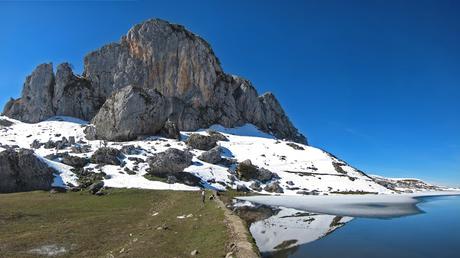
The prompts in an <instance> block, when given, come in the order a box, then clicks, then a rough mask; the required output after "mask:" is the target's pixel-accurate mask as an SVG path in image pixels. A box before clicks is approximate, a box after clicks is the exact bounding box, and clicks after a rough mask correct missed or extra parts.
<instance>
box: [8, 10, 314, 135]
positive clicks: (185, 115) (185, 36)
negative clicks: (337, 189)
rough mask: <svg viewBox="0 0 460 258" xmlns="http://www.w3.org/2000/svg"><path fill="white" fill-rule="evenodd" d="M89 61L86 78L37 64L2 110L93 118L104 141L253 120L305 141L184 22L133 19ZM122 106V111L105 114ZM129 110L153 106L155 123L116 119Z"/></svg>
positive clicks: (27, 116)
mask: <svg viewBox="0 0 460 258" xmlns="http://www.w3.org/2000/svg"><path fill="white" fill-rule="evenodd" d="M84 64H85V67H84V73H83V75H82V76H81V77H80V76H76V75H74V74H73V73H72V71H71V69H70V66H69V65H68V64H62V65H60V66H58V69H57V72H56V75H55V76H54V75H53V71H52V65H51V64H45V65H40V66H39V67H38V68H37V69H36V70H35V71H34V72H33V73H32V75H31V76H29V77H28V78H27V80H26V83H25V84H24V90H23V94H22V97H21V98H20V99H18V100H11V101H10V102H8V104H7V105H6V106H5V109H4V114H5V115H7V116H10V117H12V118H16V119H19V120H22V121H25V122H38V121H41V120H43V119H46V118H48V117H50V116H52V115H69V116H75V117H77V118H81V119H85V120H89V119H92V118H93V117H94V119H93V123H94V124H95V125H96V128H97V131H98V135H97V136H98V138H100V139H106V140H127V139H132V138H134V137H135V136H137V134H144V133H149V134H156V133H159V132H160V130H161V129H162V128H164V125H165V123H166V121H168V120H169V121H170V122H171V123H173V124H174V125H175V126H176V127H177V129H179V130H185V131H192V130H197V129H200V128H208V127H209V126H211V125H213V124H221V125H223V126H225V127H235V126H241V125H243V124H245V123H252V124H254V125H256V126H257V127H259V128H260V129H261V130H263V131H265V132H267V133H271V134H273V135H274V136H276V137H278V138H285V139H289V140H292V141H295V142H300V143H306V138H305V137H304V136H303V135H301V134H300V133H299V132H298V131H297V129H296V128H295V127H294V126H293V125H292V123H291V122H290V120H289V118H288V117H287V116H286V114H285V113H284V111H283V109H282V108H281V105H280V104H279V102H278V101H277V99H276V98H275V97H274V95H273V94H271V93H266V94H263V95H261V96H259V94H258V93H257V91H256V89H255V88H254V87H253V86H252V84H251V82H249V81H248V80H245V79H243V78H240V77H237V76H232V75H228V74H225V73H224V72H223V70H222V68H221V66H220V63H219V60H218V59H217V57H216V56H215V55H214V52H213V51H212V49H211V47H210V45H209V44H208V43H207V42H206V41H205V40H203V39H202V38H200V37H199V36H197V35H195V34H193V33H192V32H190V31H188V30H186V29H185V28H184V27H183V26H181V25H176V24H171V23H169V22H166V21H163V20H159V19H151V20H148V21H145V22H144V23H141V24H138V25H135V26H134V27H133V28H132V29H130V30H129V32H128V33H127V35H126V36H123V37H122V39H121V41H120V42H119V43H112V44H109V45H106V46H103V47H102V48H100V49H98V50H96V51H94V52H91V53H90V54H88V55H87V56H86V57H85V60H84ZM130 85H132V86H130ZM127 87H128V88H127ZM141 92H147V95H150V94H153V95H154V96H153V100H155V102H147V101H143V100H141V99H140V98H141V97H142V96H141V95H142V94H143V93H141ZM152 92H156V93H152ZM137 100H141V104H140V105H139V106H136V105H134V103H135V101H137ZM156 101H158V102H156ZM104 102H105V104H104ZM125 105H126V107H124V106H125ZM101 107H103V108H101ZM142 109H144V110H142ZM160 109H161V110H160ZM118 111H122V113H123V114H121V115H118V116H116V117H113V116H108V114H112V115H113V114H118V113H117V112H118ZM128 111H135V112H137V113H138V117H137V120H134V121H135V122H139V119H141V117H139V116H140V113H141V112H142V111H143V112H144V113H145V112H146V113H149V116H151V117H150V118H151V119H149V120H151V121H149V122H148V123H150V124H146V123H147V121H142V123H141V124H140V125H139V124H128V123H123V122H120V121H119V120H117V119H124V118H126V114H127V112H128ZM157 111H161V113H157ZM151 112H153V113H155V114H152V113H151ZM96 113H98V114H97V115H96ZM151 124H152V125H153V126H148V125H151ZM146 126H148V127H149V129H148V130H147V129H146ZM128 127H130V128H128ZM109 129H110V130H113V131H114V133H110V132H109ZM166 129H167V130H168V126H166Z"/></svg>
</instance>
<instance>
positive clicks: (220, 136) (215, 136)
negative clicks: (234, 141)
mask: <svg viewBox="0 0 460 258" xmlns="http://www.w3.org/2000/svg"><path fill="white" fill-rule="evenodd" d="M206 132H207V133H208V134H209V136H211V137H212V138H213V139H215V140H216V141H223V142H227V141H228V138H227V137H225V135H223V134H221V133H219V132H217V131H214V130H211V129H209V130H207V131H206Z"/></svg>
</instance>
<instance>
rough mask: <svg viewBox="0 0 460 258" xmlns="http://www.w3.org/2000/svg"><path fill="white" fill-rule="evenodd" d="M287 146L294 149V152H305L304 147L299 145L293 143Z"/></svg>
mask: <svg viewBox="0 0 460 258" xmlns="http://www.w3.org/2000/svg"><path fill="white" fill-rule="evenodd" d="M286 145H287V146H289V147H291V148H293V149H294V150H305V148H304V147H302V146H300V145H298V144H295V143H293V142H288V143H286Z"/></svg>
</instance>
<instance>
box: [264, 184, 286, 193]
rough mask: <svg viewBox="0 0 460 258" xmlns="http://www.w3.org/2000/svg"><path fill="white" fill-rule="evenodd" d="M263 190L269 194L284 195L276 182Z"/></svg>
mask: <svg viewBox="0 0 460 258" xmlns="http://www.w3.org/2000/svg"><path fill="white" fill-rule="evenodd" d="M264 190H265V191H267V192H270V193H284V190H283V188H282V187H281V186H280V184H279V183H278V182H272V183H270V184H268V185H266V186H265V187H264Z"/></svg>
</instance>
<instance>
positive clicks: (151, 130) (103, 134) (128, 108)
mask: <svg viewBox="0 0 460 258" xmlns="http://www.w3.org/2000/svg"><path fill="white" fill-rule="evenodd" d="M166 108H167V106H166V100H165V98H164V97H163V95H161V94H160V93H159V92H158V91H156V90H154V89H143V88H137V87H133V86H127V87H124V88H121V89H120V90H118V91H117V92H115V93H114V94H112V95H111V96H110V97H109V98H108V99H107V101H106V102H105V103H104V105H103V106H102V108H101V109H100V110H99V112H98V113H97V115H96V116H95V117H94V118H93V120H92V123H93V124H94V125H95V127H96V137H97V138H98V139H104V140H109V141H129V140H135V139H137V138H138V136H142V135H154V134H157V133H158V132H159V131H160V130H161V129H162V128H163V127H164V125H165V122H166V120H167V119H168V116H167V112H166Z"/></svg>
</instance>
